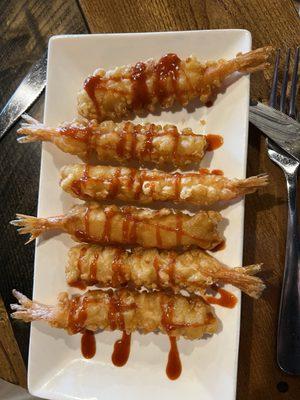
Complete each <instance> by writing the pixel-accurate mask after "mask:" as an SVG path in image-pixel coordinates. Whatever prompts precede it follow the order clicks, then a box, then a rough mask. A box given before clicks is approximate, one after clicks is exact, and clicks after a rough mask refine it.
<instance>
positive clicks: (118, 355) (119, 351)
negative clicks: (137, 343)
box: [111, 332, 131, 367]
mask: <svg viewBox="0 0 300 400" xmlns="http://www.w3.org/2000/svg"><path fill="white" fill-rule="evenodd" d="M130 344H131V334H127V333H126V332H123V335H122V339H119V340H117V341H116V343H115V345H114V351H113V354H112V356H111V359H112V362H113V364H114V365H115V366H116V367H123V365H125V364H126V363H127V361H128V358H129V354H130Z"/></svg>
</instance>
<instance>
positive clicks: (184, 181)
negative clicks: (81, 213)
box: [60, 164, 268, 206]
mask: <svg viewBox="0 0 300 400" xmlns="http://www.w3.org/2000/svg"><path fill="white" fill-rule="evenodd" d="M267 184H268V176H267V175H266V174H262V175H258V176H252V177H250V178H247V179H229V178H225V177H224V176H223V175H219V174H214V173H209V172H208V171H207V170H204V172H203V171H201V172H187V173H179V172H175V173H166V172H162V171H158V170H152V171H150V170H146V169H134V168H125V167H119V168H118V167H110V166H102V165H98V166H92V165H87V164H71V165H67V166H64V167H63V168H62V169H61V182H60V185H61V187H62V188H63V189H64V190H65V191H66V192H68V193H70V194H71V195H72V196H74V197H78V198H80V199H83V200H112V199H118V200H122V201H126V202H133V201H138V202H139V203H142V204H149V203H151V202H153V201H174V202H176V203H190V204H196V205H200V206H211V205H213V204H215V203H218V202H221V201H229V200H232V199H235V198H237V197H240V196H243V195H245V194H248V193H253V192H255V191H256V190H257V189H258V188H260V187H263V186H265V185H267Z"/></svg>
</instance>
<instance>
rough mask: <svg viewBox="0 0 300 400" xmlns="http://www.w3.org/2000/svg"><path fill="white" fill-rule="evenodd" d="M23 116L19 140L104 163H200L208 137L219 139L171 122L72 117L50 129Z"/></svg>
mask: <svg viewBox="0 0 300 400" xmlns="http://www.w3.org/2000/svg"><path fill="white" fill-rule="evenodd" d="M23 118H24V120H25V121H26V122H25V123H22V125H21V128H20V129H19V130H18V134H19V135H23V136H22V137H21V138H19V139H18V141H19V142H22V143H23V142H24V143H25V142H36V141H48V142H52V143H54V144H55V145H56V146H57V147H58V148H59V149H61V150H62V151H64V152H65V153H71V154H74V155H77V156H78V157H80V158H81V159H83V160H87V159H88V158H89V156H91V155H93V154H96V156H97V159H98V160H99V161H105V162H114V161H118V162H125V161H132V160H138V161H140V162H152V163H155V164H173V165H178V166H179V165H180V166H182V165H187V164H191V163H195V162H199V161H200V160H201V159H202V158H203V156H204V154H205V151H206V150H207V149H209V148H210V147H211V143H210V140H212V139H214V138H216V137H217V138H220V141H221V142H222V139H221V137H219V136H218V135H207V136H203V135H197V134H195V133H193V132H192V130H191V129H189V128H186V129H183V130H182V131H181V132H179V130H178V129H177V128H176V126H174V125H165V126H163V127H162V126H160V125H154V124H144V125H136V124H133V123H131V122H123V123H120V124H115V123H114V122H111V121H108V122H102V123H101V124H97V122H96V121H88V120H75V121H73V122H71V123H64V124H62V125H60V126H58V127H56V128H51V127H47V126H46V125H44V124H41V123H39V122H38V121H36V120H35V119H33V118H31V117H29V116H28V115H25V116H23Z"/></svg>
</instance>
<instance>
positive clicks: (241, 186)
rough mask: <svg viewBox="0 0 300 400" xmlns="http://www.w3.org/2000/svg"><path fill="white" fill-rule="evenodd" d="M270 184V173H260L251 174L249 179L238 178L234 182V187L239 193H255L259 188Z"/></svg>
mask: <svg viewBox="0 0 300 400" xmlns="http://www.w3.org/2000/svg"><path fill="white" fill-rule="evenodd" d="M268 184H269V176H268V174H260V175H256V176H251V177H250V178H247V179H237V180H236V181H234V182H233V186H234V188H235V189H236V190H237V191H238V192H239V194H241V195H242V194H248V193H253V192H255V191H256V190H257V189H259V188H261V187H264V186H267V185H268Z"/></svg>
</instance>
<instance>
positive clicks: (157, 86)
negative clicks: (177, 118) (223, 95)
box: [78, 47, 272, 121]
mask: <svg viewBox="0 0 300 400" xmlns="http://www.w3.org/2000/svg"><path fill="white" fill-rule="evenodd" d="M271 50H272V49H271V48H270V47H264V48H261V49H257V50H254V51H250V52H249V53H246V54H239V55H237V57H236V58H234V59H232V60H228V61H225V60H219V61H208V62H206V63H201V62H200V61H199V60H197V58H196V57H194V56H191V57H188V58H187V59H185V60H180V59H179V57H178V56H177V55H176V54H167V55H166V56H163V57H162V58H161V59H160V60H158V61H154V60H152V59H151V60H148V61H145V62H138V63H137V64H135V65H127V66H122V67H117V68H115V69H114V70H111V71H107V72H106V71H105V70H103V69H98V70H97V71H95V73H94V74H93V75H92V76H90V77H88V78H87V79H86V81H85V85H84V88H83V89H82V90H81V91H80V92H79V94H78V113H79V114H80V115H82V116H84V117H86V118H88V119H98V121H103V120H116V119H124V118H126V116H128V115H130V113H131V112H132V111H133V112H135V113H137V114H141V113H142V111H143V110H147V111H150V112H153V111H154V110H155V107H156V106H157V105H160V106H161V107H163V108H169V107H171V106H172V105H173V104H174V102H175V101H178V102H179V103H180V104H182V105H184V106H185V105H187V104H188V103H189V102H190V101H191V100H192V99H194V98H196V97H198V98H200V100H201V102H202V103H206V102H208V101H209V100H210V99H211V98H212V97H213V96H214V95H215V94H216V93H217V92H218V90H219V88H220V86H221V84H222V82H223V81H224V79H225V78H226V77H228V76H229V75H230V74H232V73H233V72H236V71H240V72H242V73H247V72H254V71H257V70H261V69H264V68H265V67H266V65H268V63H267V60H268V58H269V54H270V52H271Z"/></svg>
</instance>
